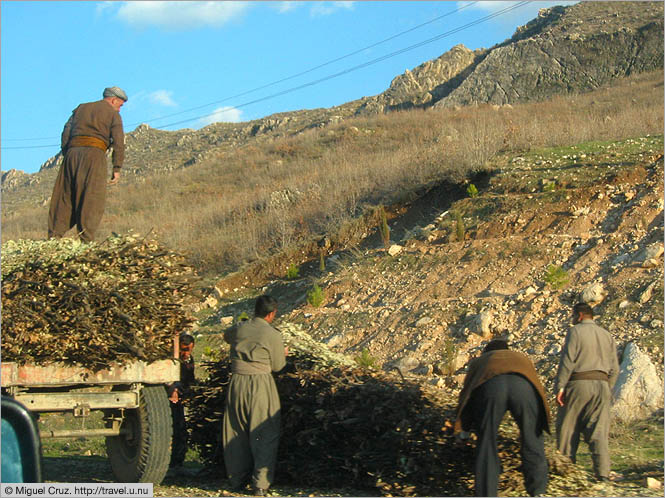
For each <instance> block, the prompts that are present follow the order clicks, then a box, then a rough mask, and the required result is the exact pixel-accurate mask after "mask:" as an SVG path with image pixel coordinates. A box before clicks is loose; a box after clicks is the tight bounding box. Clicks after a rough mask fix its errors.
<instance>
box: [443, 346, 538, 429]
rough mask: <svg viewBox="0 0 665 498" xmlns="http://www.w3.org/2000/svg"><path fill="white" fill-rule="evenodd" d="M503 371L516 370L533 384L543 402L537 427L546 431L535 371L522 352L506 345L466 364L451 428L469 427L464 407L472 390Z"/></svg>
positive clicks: (468, 417) (468, 418) (466, 411)
mask: <svg viewBox="0 0 665 498" xmlns="http://www.w3.org/2000/svg"><path fill="white" fill-rule="evenodd" d="M504 374H519V375H521V376H522V377H524V378H525V379H526V380H528V381H529V382H530V383H531V385H533V387H534V388H535V389H536V391H537V392H538V395H539V397H540V400H541V402H542V405H543V414H544V417H543V419H542V420H539V424H538V425H539V428H540V429H542V430H545V431H547V432H549V424H550V409H549V406H548V404H547V396H546V395H545V389H544V388H543V385H542V384H541V382H540V378H539V377H538V372H536V369H535V367H534V366H533V363H532V362H531V360H530V359H529V358H528V357H527V356H526V355H524V354H522V353H520V352H518V351H512V350H509V349H499V350H494V351H488V352H486V353H483V354H482V355H480V356H479V357H478V358H476V359H475V360H473V361H472V362H471V363H470V364H469V370H468V372H467V374H466V377H464V386H463V387H462V390H461V391H460V394H459V401H458V404H457V416H456V419H455V432H459V431H461V430H469V428H470V427H471V420H472V417H471V414H470V413H469V411H468V410H465V408H466V407H467V403H468V402H469V400H470V399H471V394H472V393H473V390H474V389H475V388H477V387H478V386H480V385H481V384H483V383H485V382H487V381H488V380H490V379H492V378H494V377H496V376H497V375H504Z"/></svg>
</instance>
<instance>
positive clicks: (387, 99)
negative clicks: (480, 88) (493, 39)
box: [357, 45, 486, 114]
mask: <svg viewBox="0 0 665 498" xmlns="http://www.w3.org/2000/svg"><path fill="white" fill-rule="evenodd" d="M484 55H486V51H484V50H476V51H473V50H469V49H468V48H466V47H465V46H464V45H456V46H454V47H453V48H452V49H450V50H449V51H448V52H446V53H445V54H443V55H442V56H440V57H438V58H437V59H434V60H431V61H427V62H425V63H424V64H421V65H420V66H418V67H416V68H415V69H413V71H409V70H407V71H406V72H405V73H404V74H401V75H399V76H397V77H396V78H395V79H394V80H393V81H392V82H391V83H390V88H388V90H386V91H385V92H383V93H382V94H380V95H377V96H376V97H373V98H370V99H368V100H367V101H366V102H364V103H363V104H362V105H361V106H360V107H359V108H358V110H357V113H358V114H366V113H380V112H389V111H394V110H401V109H412V108H417V107H426V106H428V105H432V104H433V103H434V102H437V101H438V100H440V99H442V98H444V97H446V96H447V95H448V94H450V92H451V91H453V90H454V89H455V88H456V87H457V86H458V85H459V83H460V82H461V81H464V79H465V78H467V77H468V76H469V74H470V73H471V72H472V71H473V69H474V68H475V66H476V65H477V64H478V61H479V60H481V59H482V58H483V57H484Z"/></svg>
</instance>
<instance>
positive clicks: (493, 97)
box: [2, 2, 663, 199]
mask: <svg viewBox="0 0 665 498" xmlns="http://www.w3.org/2000/svg"><path fill="white" fill-rule="evenodd" d="M662 40H663V4H662V2H580V3H578V4H576V5H573V6H570V7H554V8H551V9H543V10H541V12H540V14H539V16H538V17H537V18H536V19H534V20H532V21H531V22H529V23H528V24H526V25H525V26H521V27H519V28H518V29H517V30H516V32H515V34H514V36H513V37H512V38H510V39H508V40H506V41H505V42H503V43H501V44H498V45H496V46H494V47H492V48H489V49H478V50H475V51H472V50H469V49H468V48H466V47H464V46H462V45H457V46H455V47H453V48H452V49H451V50H450V51H448V52H446V53H445V54H443V55H441V56H440V57H439V58H437V59H434V60H431V61H427V62H425V63H424V64H422V65H420V66H418V67H416V68H414V69H413V70H411V71H408V70H407V71H406V72H405V73H404V74H403V75H400V76H397V77H396V78H395V79H394V80H393V81H392V83H391V85H390V87H389V88H388V89H387V90H386V91H385V92H383V93H381V94H379V95H377V96H373V97H364V98H362V99H359V100H356V101H353V102H349V103H346V104H343V105H341V106H337V107H332V108H329V109H312V110H302V111H294V112H288V113H280V114H275V115H272V116H268V117H266V118H263V119H259V120H254V121H250V122H244V123H215V124H212V125H209V126H206V127H205V128H202V129H200V130H192V129H182V130H177V131H163V130H158V129H154V128H151V127H149V126H148V125H146V124H142V125H140V126H138V127H137V128H136V129H135V130H133V131H131V132H129V133H127V136H126V142H127V154H126V164H125V175H126V177H127V178H130V179H131V178H132V177H134V176H143V175H146V174H151V173H156V172H157V173H168V172H169V171H172V170H174V169H177V168H183V167H189V166H192V165H195V164H197V163H200V162H202V161H204V160H214V159H215V158H217V157H220V156H221V155H222V154H224V153H225V152H226V151H228V150H230V149H233V148H237V147H240V146H243V145H246V144H249V143H253V142H254V143H255V142H257V141H259V142H261V141H265V140H273V139H275V138H279V137H284V136H291V135H296V134H298V133H302V132H303V131H306V130H308V129H311V128H319V127H324V126H327V125H329V124H334V123H338V122H339V121H341V120H344V119H345V118H348V117H351V116H355V115H361V114H368V113H369V114H375V113H383V112H389V111H394V110H400V109H410V108H427V107H430V106H437V107H457V106H464V105H472V104H478V103H491V104H494V105H505V104H513V103H518V102H527V101H532V100H541V99H544V98H547V97H551V96H552V95H556V94H562V93H563V94H565V93H576V92H585V91H589V90H593V89H595V88H598V87H599V86H601V85H603V84H606V83H608V82H609V81H611V80H612V79H613V78H618V77H623V76H626V75H630V74H634V73H639V72H643V71H651V70H654V69H658V68H662V67H663V43H662ZM61 160H62V158H61V157H60V156H59V155H56V156H54V157H52V158H50V159H49V160H48V161H46V162H45V163H44V164H43V165H42V167H41V170H40V172H39V173H36V174H33V175H27V174H25V173H22V172H18V171H13V170H12V171H7V172H4V173H3V174H2V190H3V191H4V192H10V191H11V192H13V191H19V192H22V193H23V192H25V196H28V197H36V198H40V199H44V195H34V192H32V190H35V191H41V189H40V187H38V185H39V184H41V183H44V184H48V185H49V186H50V185H52V182H53V178H52V177H53V175H54V173H52V170H53V169H55V166H57V165H58V164H59V163H60V161H61ZM42 194H45V195H46V196H47V197H48V193H46V191H45V192H42Z"/></svg>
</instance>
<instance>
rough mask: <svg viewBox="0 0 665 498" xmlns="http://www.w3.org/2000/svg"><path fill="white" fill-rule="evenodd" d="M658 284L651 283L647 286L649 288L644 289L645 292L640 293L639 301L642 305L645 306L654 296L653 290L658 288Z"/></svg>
mask: <svg viewBox="0 0 665 498" xmlns="http://www.w3.org/2000/svg"><path fill="white" fill-rule="evenodd" d="M657 283H658V282H657V281H656V282H651V283H650V284H649V285H648V286H647V288H646V289H644V290H643V291H642V292H641V293H640V297H639V299H638V301H639V303H640V304H644V303H646V302H647V301H648V300H649V299H651V296H652V295H653V289H654V287H656V284H657Z"/></svg>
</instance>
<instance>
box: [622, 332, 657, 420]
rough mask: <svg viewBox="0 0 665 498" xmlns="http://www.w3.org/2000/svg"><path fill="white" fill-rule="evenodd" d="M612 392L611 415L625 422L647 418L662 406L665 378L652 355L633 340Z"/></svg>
mask: <svg viewBox="0 0 665 498" xmlns="http://www.w3.org/2000/svg"><path fill="white" fill-rule="evenodd" d="M613 396H614V400H615V401H614V404H613V405H612V415H613V417H615V418H617V419H619V420H622V421H624V422H630V421H632V420H636V419H641V418H647V417H649V416H650V415H651V414H652V413H653V412H654V411H656V410H658V409H662V408H663V380H662V379H660V378H659V376H658V373H657V372H656V367H655V366H654V364H653V363H652V362H651V360H650V359H649V357H648V356H647V355H646V354H644V353H643V352H642V351H641V350H640V348H639V347H638V346H637V345H636V344H635V343H633V342H631V343H629V344H628V345H627V346H626V348H625V350H624V352H623V358H622V361H621V370H620V372H619V378H618V379H617V382H616V384H615V385H614V389H613Z"/></svg>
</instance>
